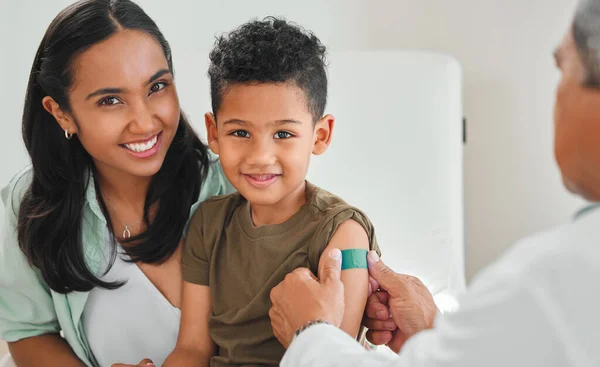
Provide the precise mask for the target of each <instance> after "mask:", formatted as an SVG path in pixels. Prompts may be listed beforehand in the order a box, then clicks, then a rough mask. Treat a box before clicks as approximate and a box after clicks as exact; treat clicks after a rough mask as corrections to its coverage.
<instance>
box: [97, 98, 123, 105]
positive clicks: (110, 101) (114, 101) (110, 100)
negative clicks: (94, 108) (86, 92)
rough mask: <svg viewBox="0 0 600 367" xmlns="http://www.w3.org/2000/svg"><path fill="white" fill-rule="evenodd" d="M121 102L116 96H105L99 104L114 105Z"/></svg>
mask: <svg viewBox="0 0 600 367" xmlns="http://www.w3.org/2000/svg"><path fill="white" fill-rule="evenodd" d="M119 103H121V101H119V99H118V98H117V97H106V98H104V99H102V100H101V101H100V103H99V105H101V106H114V105H116V104H119Z"/></svg>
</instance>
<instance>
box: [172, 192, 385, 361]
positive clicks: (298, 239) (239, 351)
mask: <svg viewBox="0 0 600 367" xmlns="http://www.w3.org/2000/svg"><path fill="white" fill-rule="evenodd" d="M306 199H307V202H306V204H304V205H303V206H302V207H301V209H300V210H299V211H298V212H297V213H296V214H294V215H293V216H292V217H291V218H290V219H288V220H287V221H286V222H284V223H281V224H276V225H265V226H260V227H255V226H254V224H253V222H252V218H251V211H250V205H249V203H248V202H247V201H246V200H245V199H244V198H243V197H242V196H241V195H240V194H239V193H234V194H231V195H226V196H219V197H215V198H212V199H208V200H206V201H204V202H203V203H202V204H201V205H200V207H199V208H198V211H197V212H196V214H195V215H194V217H193V218H192V221H191V223H190V229H189V232H188V235H187V238H186V243H185V245H184V252H183V259H182V262H183V279H184V280H185V281H187V282H190V283H194V284H200V285H206V286H208V287H209V288H210V297H211V303H212V314H211V315H210V319H209V328H210V336H211V338H212V340H213V341H214V342H215V343H216V345H217V348H218V350H217V353H216V355H215V356H214V357H213V358H212V359H211V366H212V367H220V366H265V365H267V366H271V365H272V366H278V365H279V362H280V361H281V358H282V357H283V354H284V352H285V349H284V348H283V346H282V345H281V344H280V343H279V342H278V341H277V339H276V338H275V337H274V336H273V330H272V328H271V321H270V319H269V314H268V313H269V309H270V307H271V301H270V297H269V294H270V292H271V289H272V288H273V287H275V286H276V285H277V284H279V283H280V282H281V281H282V280H283V279H284V278H285V276H286V275H287V274H288V273H289V272H291V271H292V270H294V269H296V268H298V267H307V268H309V269H310V270H311V271H312V272H313V273H314V274H317V270H318V263H319V259H320V256H321V253H322V252H323V250H324V249H325V248H326V247H327V244H328V242H329V240H330V239H331V237H332V236H333V234H334V233H335V231H336V229H337V228H338V226H339V225H340V224H341V223H343V222H344V221H346V220H348V219H353V220H355V221H356V222H358V223H360V224H361V225H362V226H363V228H364V229H365V231H366V232H367V235H368V238H369V244H370V248H371V249H374V250H377V251H379V249H378V247H377V242H376V239H375V234H374V231H373V225H372V224H371V222H370V221H369V219H368V218H367V216H366V215H365V214H364V213H362V212H361V211H360V210H358V209H356V208H354V207H352V206H350V205H348V204H346V202H344V201H343V200H342V199H340V198H338V197H336V196H335V195H332V194H331V193H329V192H327V191H325V190H322V189H320V188H318V187H316V186H314V185H312V184H310V183H308V182H307V184H306Z"/></svg>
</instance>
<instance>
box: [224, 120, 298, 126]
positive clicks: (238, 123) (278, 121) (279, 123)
mask: <svg viewBox="0 0 600 367" xmlns="http://www.w3.org/2000/svg"><path fill="white" fill-rule="evenodd" d="M301 123H302V122H301V121H298V120H294V119H283V120H276V121H273V125H285V124H301ZM228 124H235V125H248V122H247V121H244V120H240V119H229V120H227V121H225V122H223V125H228Z"/></svg>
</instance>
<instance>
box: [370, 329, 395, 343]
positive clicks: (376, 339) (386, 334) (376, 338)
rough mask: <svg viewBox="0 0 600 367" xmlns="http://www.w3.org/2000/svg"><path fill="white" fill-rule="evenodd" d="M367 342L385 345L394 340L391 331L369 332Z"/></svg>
mask: <svg viewBox="0 0 600 367" xmlns="http://www.w3.org/2000/svg"><path fill="white" fill-rule="evenodd" d="M367 340H368V341H369V342H370V343H371V344H374V345H384V344H387V343H389V342H390V341H391V340H392V332H391V331H375V330H369V331H367Z"/></svg>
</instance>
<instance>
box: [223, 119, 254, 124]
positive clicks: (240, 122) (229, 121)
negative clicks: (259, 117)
mask: <svg viewBox="0 0 600 367" xmlns="http://www.w3.org/2000/svg"><path fill="white" fill-rule="evenodd" d="M229 124H233V125H247V124H248V123H247V122H246V121H244V120H240V119H229V120H227V121H225V122H223V125H229Z"/></svg>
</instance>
